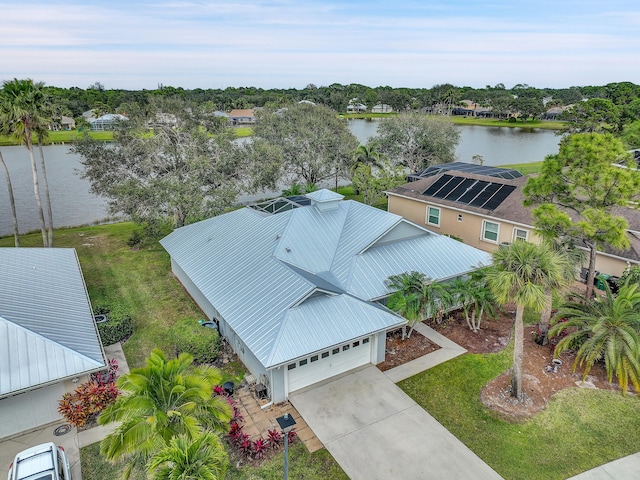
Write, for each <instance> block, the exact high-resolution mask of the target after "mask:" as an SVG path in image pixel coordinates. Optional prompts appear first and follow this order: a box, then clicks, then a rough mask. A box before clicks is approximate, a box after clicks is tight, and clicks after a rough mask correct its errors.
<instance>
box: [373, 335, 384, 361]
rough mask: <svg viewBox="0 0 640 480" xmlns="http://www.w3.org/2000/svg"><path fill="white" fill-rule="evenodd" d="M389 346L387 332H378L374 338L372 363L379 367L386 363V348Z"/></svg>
mask: <svg viewBox="0 0 640 480" xmlns="http://www.w3.org/2000/svg"><path fill="white" fill-rule="evenodd" d="M386 346H387V332H378V333H377V334H376V335H374V337H373V346H372V347H371V363H373V364H374V365H377V364H379V363H382V362H384V357H385V348H386Z"/></svg>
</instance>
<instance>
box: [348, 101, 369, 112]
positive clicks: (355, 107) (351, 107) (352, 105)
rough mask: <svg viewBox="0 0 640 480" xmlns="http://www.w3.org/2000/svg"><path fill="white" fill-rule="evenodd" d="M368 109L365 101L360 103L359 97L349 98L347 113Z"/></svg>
mask: <svg viewBox="0 0 640 480" xmlns="http://www.w3.org/2000/svg"><path fill="white" fill-rule="evenodd" d="M366 111H367V106H366V105H365V104H363V103H360V102H359V101H358V99H357V98H352V99H351V100H349V104H348V105H347V113H363V112H366Z"/></svg>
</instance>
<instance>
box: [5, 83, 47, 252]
mask: <svg viewBox="0 0 640 480" xmlns="http://www.w3.org/2000/svg"><path fill="white" fill-rule="evenodd" d="M42 101H43V93H42V83H34V82H33V80H31V79H27V80H18V79H17V78H14V79H13V80H7V81H5V82H4V83H3V88H2V92H1V95H0V127H2V128H1V132H2V133H4V134H11V135H13V136H14V137H15V138H17V139H19V140H20V141H21V142H22V143H24V145H25V146H26V148H27V150H28V151H29V157H30V159H31V174H32V179H33V191H34V196H35V200H36V206H37V209H38V214H39V216H40V230H41V232H42V242H43V245H44V246H45V247H46V246H49V239H48V236H47V231H46V224H45V220H44V211H43V209H42V201H41V199H40V187H39V184H38V168H37V166H36V159H35V156H34V155H33V143H32V134H33V132H34V129H35V128H36V126H37V125H39V124H42V123H43V121H44V120H43V118H42V116H41V115H40V112H39V105H40V104H41V103H42Z"/></svg>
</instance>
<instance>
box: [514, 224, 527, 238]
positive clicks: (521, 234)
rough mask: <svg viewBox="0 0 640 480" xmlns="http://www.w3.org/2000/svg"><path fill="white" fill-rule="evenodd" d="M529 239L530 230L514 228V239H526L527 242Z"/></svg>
mask: <svg viewBox="0 0 640 480" xmlns="http://www.w3.org/2000/svg"><path fill="white" fill-rule="evenodd" d="M528 239H529V231H528V230H523V229H522V228H517V227H515V228H514V229H513V241H514V242H515V241H516V240H524V241H525V242H526V241H527V240H528Z"/></svg>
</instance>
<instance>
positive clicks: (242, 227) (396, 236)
mask: <svg viewBox="0 0 640 480" xmlns="http://www.w3.org/2000/svg"><path fill="white" fill-rule="evenodd" d="M313 195H314V196H315V197H316V198H323V199H327V200H336V201H337V199H336V198H335V196H330V195H328V194H327V193H326V192H322V191H320V192H319V193H317V192H314V194H313ZM331 197H333V198H331ZM161 244H162V245H163V247H164V248H165V249H166V250H167V251H168V252H169V254H170V255H171V257H172V259H173V261H174V262H176V263H177V264H178V265H179V266H180V268H181V269H182V270H183V271H184V272H185V274H186V275H188V276H189V278H190V279H191V281H192V282H193V283H194V284H195V285H196V287H197V288H198V289H200V291H201V292H202V293H203V294H204V295H205V296H206V297H207V298H208V299H209V300H210V302H211V303H212V304H213V305H214V306H215V308H216V309H217V310H218V311H219V312H220V314H221V315H222V316H223V317H224V319H225V321H226V322H227V323H228V324H229V325H230V326H231V328H232V329H233V330H234V331H235V332H236V334H238V335H239V336H240V338H241V339H242V340H243V342H244V343H245V344H246V345H247V347H249V348H250V349H251V351H252V352H253V353H254V354H255V355H256V357H257V358H258V360H259V361H260V362H262V364H263V365H264V366H265V367H266V368H270V367H273V366H276V365H278V364H281V363H284V362H286V361H288V360H291V359H294V358H298V357H302V356H305V355H307V354H310V353H313V352H316V351H318V350H320V349H323V348H328V347H330V346H331V345H335V344H339V343H343V342H347V341H349V340H351V339H353V338H357V337H359V336H363V335H367V334H370V333H373V332H376V331H381V330H385V329H388V328H392V327H394V326H399V325H401V324H402V323H403V322H404V320H402V319H401V318H400V317H398V316H397V315H395V314H393V313H392V312H390V311H389V310H387V309H385V308H380V307H379V306H376V305H373V304H371V303H370V300H372V299H374V298H379V297H382V296H385V295H386V294H388V293H389V292H388V291H387V287H386V283H385V280H386V279H387V277H388V276H389V275H393V274H400V273H403V272H406V271H410V270H419V271H424V273H425V274H427V275H428V276H430V277H431V278H432V279H434V280H438V279H443V278H449V277H453V276H457V275H460V274H463V273H466V272H469V271H470V270H473V269H474V268H475V267H477V266H478V264H479V263H483V264H489V262H490V256H489V255H488V254H487V253H485V252H482V251H480V250H477V249H474V248H472V247H468V246H466V245H464V244H461V243H460V242H457V241H455V240H452V239H450V238H448V237H443V236H440V235H438V234H436V233H433V232H430V231H429V230H427V229H424V228H421V227H418V226H416V225H414V224H411V223H410V222H408V221H406V220H404V219H403V218H402V217H400V216H398V215H394V214H391V213H387V212H384V211H382V210H378V209H376V208H373V207H369V206H367V205H363V204H360V203H358V202H354V201H340V202H337V208H336V209H333V210H328V211H320V210H319V209H318V208H316V207H314V206H310V207H303V208H296V209H293V210H289V211H286V212H282V213H278V214H275V215H268V216H264V215H261V214H258V213H257V212H255V211H254V210H251V209H249V208H245V209H242V210H237V211H234V212H230V213H227V214H224V215H220V216H219V217H214V218H211V219H208V220H205V221H202V222H199V223H196V224H193V225H188V226H186V227H183V228H180V229H178V230H176V231H174V232H173V233H171V234H170V235H168V236H167V237H165V238H164V239H162V240H161ZM319 292H328V293H319Z"/></svg>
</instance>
